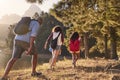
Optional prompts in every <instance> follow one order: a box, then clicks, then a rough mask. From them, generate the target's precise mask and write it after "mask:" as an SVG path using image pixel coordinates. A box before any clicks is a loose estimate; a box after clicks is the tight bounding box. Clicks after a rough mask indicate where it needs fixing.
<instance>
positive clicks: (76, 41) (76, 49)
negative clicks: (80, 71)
mask: <svg viewBox="0 0 120 80" xmlns="http://www.w3.org/2000/svg"><path fill="white" fill-rule="evenodd" d="M69 52H70V53H71V54H72V64H73V67H74V68H75V67H76V62H77V60H78V58H79V55H80V37H79V34H78V32H74V33H73V34H72V36H71V38H70V41H69Z"/></svg>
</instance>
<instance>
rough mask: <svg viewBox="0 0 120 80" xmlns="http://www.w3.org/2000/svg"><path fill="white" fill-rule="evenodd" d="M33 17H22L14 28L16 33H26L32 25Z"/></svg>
mask: <svg viewBox="0 0 120 80" xmlns="http://www.w3.org/2000/svg"><path fill="white" fill-rule="evenodd" d="M30 22H31V18H30V17H22V18H21V20H20V21H19V22H18V23H17V24H16V26H15V28H14V33H15V34H18V35H24V34H26V33H28V32H29V31H30V30H29V26H30Z"/></svg>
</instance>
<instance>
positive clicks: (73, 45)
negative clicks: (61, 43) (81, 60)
mask: <svg viewBox="0 0 120 80" xmlns="http://www.w3.org/2000/svg"><path fill="white" fill-rule="evenodd" d="M69 48H70V51H79V50H80V38H78V39H76V40H70V44H69Z"/></svg>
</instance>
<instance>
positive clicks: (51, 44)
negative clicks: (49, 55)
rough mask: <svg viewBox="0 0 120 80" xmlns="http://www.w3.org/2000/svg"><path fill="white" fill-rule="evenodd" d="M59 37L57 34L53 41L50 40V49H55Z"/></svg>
mask: <svg viewBox="0 0 120 80" xmlns="http://www.w3.org/2000/svg"><path fill="white" fill-rule="evenodd" d="M59 35H60V33H59V34H58V36H57V37H56V38H55V39H53V40H51V43H50V46H51V48H52V49H55V48H56V47H57V40H58V37H59Z"/></svg>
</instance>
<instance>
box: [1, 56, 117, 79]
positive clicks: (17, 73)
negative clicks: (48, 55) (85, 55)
mask: <svg viewBox="0 0 120 80" xmlns="http://www.w3.org/2000/svg"><path fill="white" fill-rule="evenodd" d="M113 62H114V61H112V60H104V59H87V60H85V59H80V60H78V61H77V68H76V69H74V68H73V67H72V60H70V59H67V58H64V59H63V60H61V61H60V60H58V62H57V63H56V67H55V69H54V70H49V63H44V64H42V65H38V66H37V71H38V72H42V73H43V75H42V76H40V77H31V67H30V68H25V69H20V70H12V71H11V72H10V74H9V76H10V80H111V79H112V77H113V76H115V75H119V74H118V73H112V72H111V73H107V72H104V71H103V70H102V69H103V68H104V67H105V65H107V64H108V63H113ZM3 72H4V70H3V69H2V70H1V71H0V76H1V75H2V74H3Z"/></svg>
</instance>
